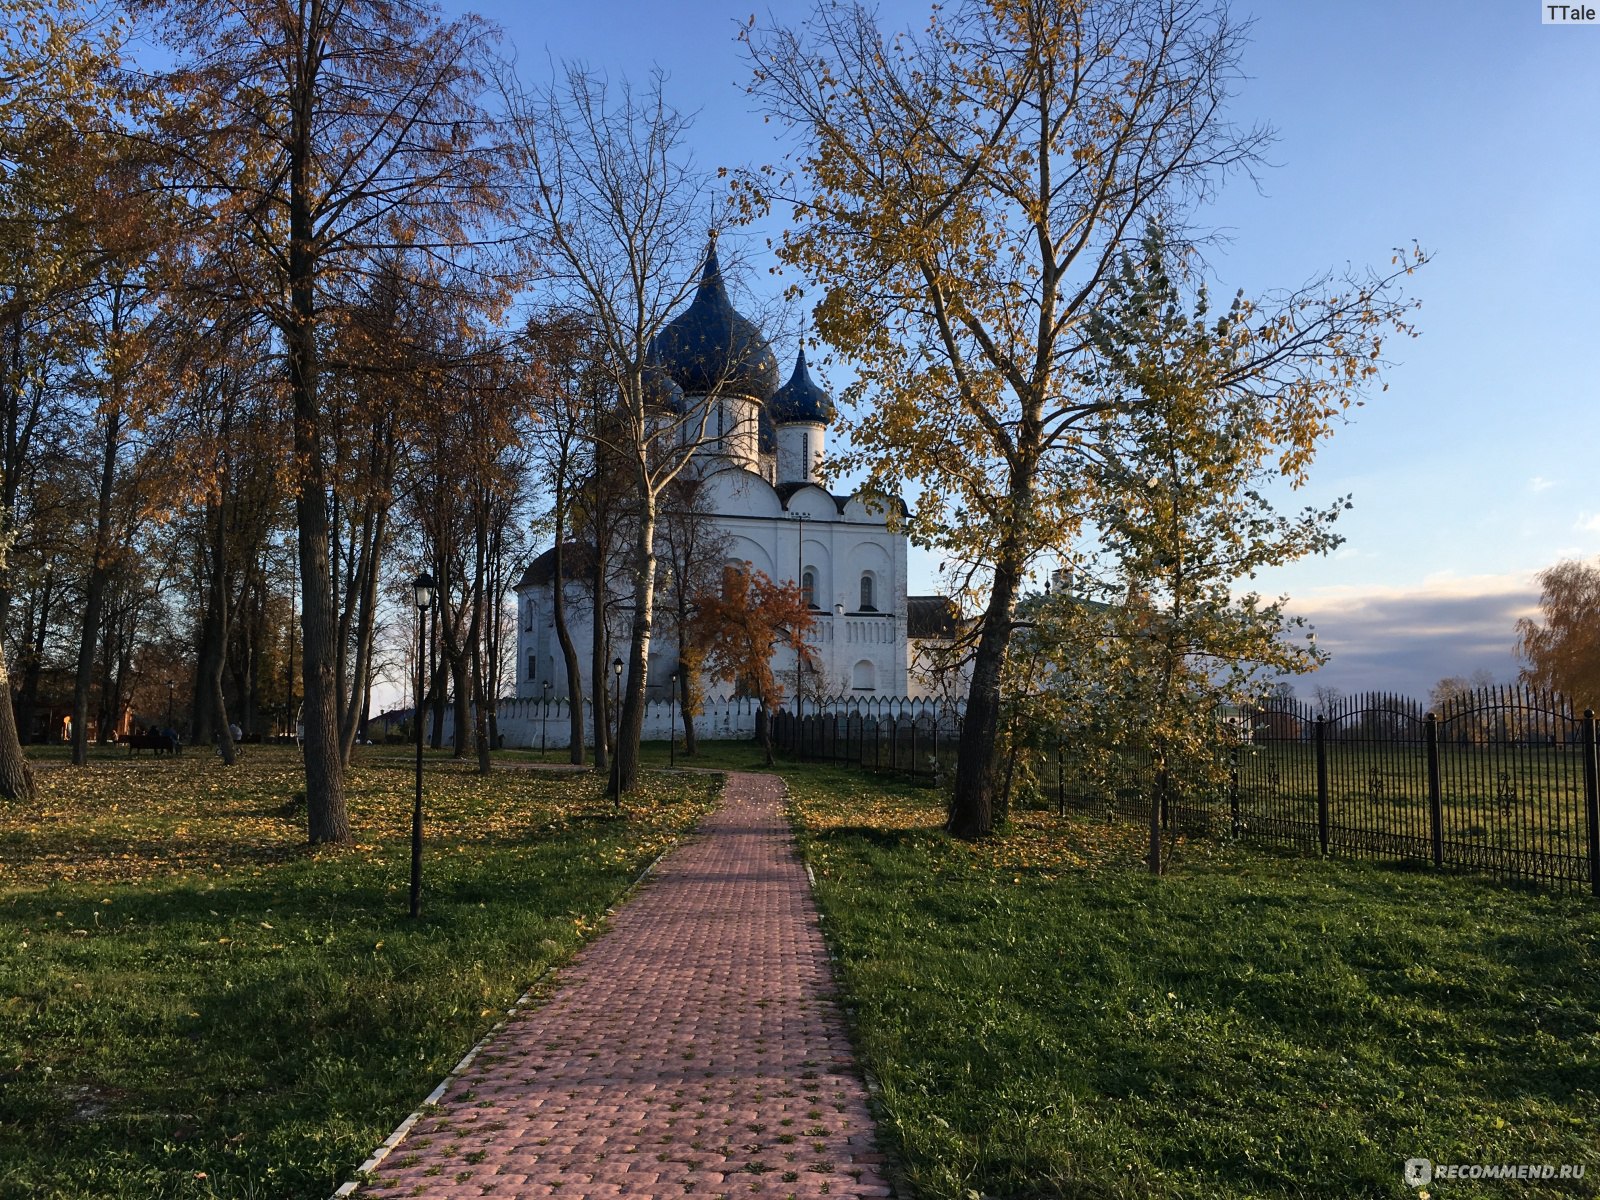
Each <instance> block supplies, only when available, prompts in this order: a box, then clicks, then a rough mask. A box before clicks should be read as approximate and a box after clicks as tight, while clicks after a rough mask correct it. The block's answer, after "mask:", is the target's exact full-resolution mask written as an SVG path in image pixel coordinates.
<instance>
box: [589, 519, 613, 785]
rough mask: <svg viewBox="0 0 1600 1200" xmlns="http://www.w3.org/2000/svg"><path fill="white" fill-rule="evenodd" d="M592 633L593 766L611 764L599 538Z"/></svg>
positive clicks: (607, 643) (605, 767)
mask: <svg viewBox="0 0 1600 1200" xmlns="http://www.w3.org/2000/svg"><path fill="white" fill-rule="evenodd" d="M592 581H593V584H594V620H593V626H592V627H593V629H594V636H593V637H591V638H590V639H589V683H590V685H591V686H592V687H593V688H594V769H595V770H596V771H598V772H600V773H601V774H604V773H605V772H607V771H608V770H610V768H611V712H610V706H609V705H608V704H607V700H609V699H610V695H611V693H610V692H609V691H608V690H607V689H608V688H610V686H611V664H610V663H609V662H607V661H606V660H607V659H608V658H609V657H610V653H611V638H610V636H609V630H608V629H607V627H606V562H605V555H604V554H603V553H602V545H601V543H600V541H599V539H596V541H595V549H594V574H593V577H592Z"/></svg>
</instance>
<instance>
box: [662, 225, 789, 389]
mask: <svg viewBox="0 0 1600 1200" xmlns="http://www.w3.org/2000/svg"><path fill="white" fill-rule="evenodd" d="M650 357H651V359H652V361H655V362H659V363H661V365H662V366H664V367H665V368H666V369H667V372H668V374H670V375H671V376H672V379H673V381H674V382H675V383H676V384H677V385H678V386H679V387H681V388H682V389H683V390H684V392H685V393H686V394H688V395H690V396H708V395H711V394H712V393H713V392H715V393H719V394H722V395H728V394H732V395H738V396H748V397H749V398H750V399H752V400H759V401H762V402H765V401H766V399H767V398H768V397H769V396H771V395H772V393H773V392H774V391H776V390H777V387H778V360H777V358H776V357H774V355H773V353H772V347H771V346H770V345H768V344H767V339H766V338H765V337H763V336H762V335H761V330H759V329H758V328H756V326H755V324H754V323H753V322H752V321H749V320H747V319H746V318H745V317H742V316H740V315H739V314H738V313H737V312H735V311H734V308H733V304H732V302H731V301H730V300H729V299H728V289H727V286H726V285H725V284H724V283H723V281H722V267H721V265H720V264H719V263H718V261H717V239H716V236H715V235H712V238H711V245H710V247H709V248H708V249H707V250H706V263H705V268H704V270H703V271H702V272H701V274H700V286H699V287H698V288H696V289H695V294H694V300H693V301H691V302H690V304H689V307H688V308H686V309H684V310H683V312H681V313H679V314H678V315H677V316H676V317H674V318H673V319H672V321H671V322H670V323H669V324H668V325H667V327H666V328H665V329H663V330H662V331H661V332H660V333H659V334H657V335H656V338H655V341H654V342H653V343H652V344H651V347H650Z"/></svg>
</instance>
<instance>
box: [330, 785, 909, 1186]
mask: <svg viewBox="0 0 1600 1200" xmlns="http://www.w3.org/2000/svg"><path fill="white" fill-rule="evenodd" d="M782 794H783V785H782V784H781V783H780V782H779V781H778V780H777V779H776V778H775V777H773V776H769V775H730V776H729V777H728V783H727V788H726V791H725V793H724V797H723V802H722V805H721V807H720V808H718V810H717V811H716V812H715V813H713V814H712V815H711V816H709V817H707V818H706V820H705V821H704V822H703V823H702V825H701V826H700V830H699V834H698V835H697V836H696V837H695V838H694V839H693V840H692V841H690V842H689V843H688V844H687V845H684V846H682V847H680V848H679V849H678V850H676V851H674V852H673V853H672V854H670V855H668V856H667V858H666V859H664V860H663V861H662V863H661V864H660V865H659V866H658V867H657V869H656V871H655V872H654V873H653V875H652V876H651V878H650V879H649V881H647V883H646V884H645V886H644V888H643V890H642V891H641V892H640V894H639V895H638V896H636V897H635V898H634V899H633V900H632V901H631V902H629V903H628V904H626V905H625V906H623V908H621V909H620V910H619V911H618V912H617V913H616V915H615V916H614V917H613V919H612V927H611V929H610V930H608V931H607V932H606V933H605V934H604V935H602V936H601V937H600V938H599V939H597V940H596V941H595V942H594V943H592V944H591V945H590V946H588V947H586V948H585V949H584V950H583V951H582V952H581V953H579V954H578V956H577V957H576V958H575V959H574V961H573V963H572V965H571V966H569V967H568V968H567V969H566V970H565V971H564V972H563V973H562V976H561V983H560V987H559V988H558V990H557V991H556V992H555V994H554V995H553V996H552V998H551V999H550V1001H549V1003H547V1004H545V1005H543V1006H542V1007H537V1008H534V1007H529V1008H526V1009H521V1010H519V1011H518V1013H517V1015H516V1016H514V1017H513V1018H511V1020H510V1021H509V1023H508V1024H507V1025H506V1027H505V1028H504V1029H502V1030H501V1031H500V1032H499V1033H498V1034H496V1035H495V1036H494V1037H493V1038H491V1039H490V1041H489V1042H488V1043H487V1044H486V1045H485V1046H484V1047H483V1049H482V1051H481V1052H480V1053H479V1054H478V1056H477V1057H476V1058H475V1059H474V1060H473V1062H472V1063H471V1064H470V1066H469V1067H468V1068H467V1069H466V1071H465V1072H463V1074H462V1075H461V1076H459V1077H458V1078H456V1079H453V1080H451V1081H450V1083H449V1084H448V1086H447V1087H446V1089H445V1092H444V1095H443V1097H442V1098H441V1099H440V1101H439V1104H438V1107H437V1109H436V1110H434V1111H430V1113H429V1114H428V1115H427V1116H424V1117H423V1118H422V1119H421V1120H420V1121H418V1122H417V1124H416V1125H415V1126H413V1127H412V1129H411V1131H410V1132H409V1133H408V1134H407V1135H406V1137H405V1138H404V1140H402V1141H401V1142H400V1143H399V1145H398V1146H397V1147H396V1148H395V1149H394V1150H393V1152H392V1153H391V1154H390V1155H389V1156H388V1157H387V1158H386V1159H385V1160H384V1161H383V1162H382V1163H381V1164H380V1165H379V1166H378V1168H377V1169H376V1171H375V1172H374V1176H373V1182H371V1183H369V1184H366V1185H365V1186H363V1187H362V1188H360V1189H359V1190H358V1191H357V1192H356V1195H358V1196H362V1197H379V1196H382V1197H398V1196H410V1195H415V1196H426V1197H429V1198H435V1197H437V1198H440V1200H455V1198H458V1197H461V1198H464V1197H474V1198H476V1197H480V1196H490V1197H513V1196H516V1197H520V1196H551V1195H559V1196H563V1197H587V1196H623V1195H626V1196H689V1195H692V1196H695V1197H697V1198H698V1200H705V1198H707V1197H715V1196H728V1197H742V1196H774V1197H776V1196H795V1197H820V1196H827V1197H841V1196H844V1197H851V1196H887V1195H889V1194H890V1193H889V1189H888V1187H887V1186H885V1184H884V1180H883V1178H882V1176H881V1175H880V1173H879V1172H880V1167H879V1166H878V1164H879V1162H880V1161H881V1160H880V1158H879V1156H878V1155H877V1154H875V1153H874V1152H873V1151H874V1146H873V1144H872V1140H873V1127H872V1118H871V1116H870V1115H869V1113H868V1111H867V1105H866V1094H865V1090H864V1088H863V1086H862V1084H861V1081H860V1078H859V1076H858V1075H857V1073H856V1069H855V1065H854V1059H853V1057H852V1054H851V1050H850V1045H849V1042H848V1040H847V1039H846V1036H845V1031H844V1025H843V1021H842V1018H841V1016H840V1013H839V1011H838V1008H837V1005H836V1004H835V1003H834V1001H833V999H832V998H831V995H832V989H833V981H832V972H831V969H830V966H829V962H828V956H827V951H826V948H825V947H824V945H823V941H822V935H821V933H820V932H819V930H818V928H817V916H816V909H815V907H814V905H813V903H812V899H811V892H810V888H809V887H808V886H807V882H806V876H805V870H804V868H803V867H802V866H801V865H800V863H799V861H798V860H797V859H796V857H795V855H794V851H793V846H792V842H791V838H790V834H789V830H788V828H787V826H786V825H785V823H784V820H783V815H782V812H781V807H780V806H781V802H782Z"/></svg>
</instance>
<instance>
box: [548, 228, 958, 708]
mask: <svg viewBox="0 0 1600 1200" xmlns="http://www.w3.org/2000/svg"><path fill="white" fill-rule="evenodd" d="M652 360H653V362H654V363H655V364H656V365H657V366H658V367H659V369H660V375H659V376H658V377H657V380H656V385H657V386H656V390H657V392H658V396H657V402H658V403H661V404H663V405H665V406H667V407H670V408H672V409H674V410H676V411H677V412H678V413H680V414H681V413H687V412H697V411H698V410H699V406H700V405H702V404H704V403H705V402H706V399H707V397H708V396H711V395H713V393H714V394H715V396H716V399H715V400H714V401H713V402H712V403H713V404H714V407H713V408H712V409H711V410H710V411H709V412H708V413H707V415H706V433H707V442H706V444H705V445H703V446H701V447H700V448H698V449H697V450H695V452H694V453H695V456H696V461H695V463H694V464H693V467H694V469H695V472H696V474H697V475H698V476H699V477H700V478H701V483H700V485H699V496H700V498H701V503H702V506H703V511H704V512H705V513H706V514H707V521H708V524H709V525H710V526H711V527H712V528H713V529H714V530H715V531H716V533H718V534H720V535H721V536H722V538H723V540H724V542H725V546H726V554H727V561H728V562H729V563H730V564H733V565H738V566H742V567H744V568H745V569H747V570H756V571H761V572H763V573H764V574H765V575H767V576H768V577H769V578H771V579H773V580H775V581H778V582H798V583H799V584H800V586H801V588H802V589H803V590H804V592H805V594H806V596H807V599H808V600H809V602H810V604H811V607H812V610H813V613H814V616H815V618H816V619H815V623H814V625H813V628H812V631H811V633H810V635H809V640H810V642H811V649H812V653H813V656H814V658H815V661H816V670H818V671H820V672H822V689H821V690H823V691H825V692H827V693H829V694H843V695H850V696H857V697H863V698H865V697H872V696H881V697H891V696H919V695H924V694H926V693H927V691H928V681H927V680H925V679H922V678H920V672H917V671H914V670H913V669H912V666H913V660H914V659H915V658H916V657H917V643H918V642H919V641H920V640H922V639H942V638H947V637H948V636H950V632H951V627H950V618H949V612H950V606H949V602H948V601H946V600H945V599H944V598H943V597H937V596H908V595H907V589H906V536H905V534H904V532H902V531H894V530H890V529H889V527H888V524H887V522H886V520H885V513H884V512H883V511H882V510H881V508H879V507H876V506H874V505H873V504H870V503H867V502H865V501H863V500H862V499H861V498H859V497H856V496H836V495H833V494H831V493H830V492H829V491H828V490H827V489H826V488H825V487H824V486H823V484H822V482H821V480H820V478H819V476H818V472H817V467H818V463H819V462H820V460H821V458H822V454H823V451H824V446H825V441H826V436H827V429H828V426H829V424H830V423H831V422H832V421H833V417H834V405H833V401H832V400H831V399H830V398H829V396H828V395H827V393H826V392H824V391H823V390H822V388H821V387H819V386H818V385H817V383H816V382H815V381H814V380H813V379H812V377H811V374H810V371H809V370H808V369H807V367H806V360H805V352H804V350H802V351H801V352H800V354H799V356H798V357H797V359H796V361H795V365H794V371H793V373H792V374H791V375H790V377H789V381H788V382H787V383H785V384H784V385H783V386H782V387H779V386H778V370H777V361H776V359H775V358H774V356H773V353H772V348H771V346H770V345H769V344H768V343H767V340H766V339H765V337H763V336H762V334H761V331H760V330H759V329H758V328H757V327H756V326H755V325H754V324H753V323H751V322H750V321H749V320H747V319H746V318H744V317H742V316H740V315H739V314H738V313H737V312H735V311H734V308H733V306H732V304H731V303H730V302H729V300H728V293H727V288H726V286H725V285H724V283H723V279H722V273H721V269H720V267H719V265H718V262H717V253H716V243H715V241H713V242H712V244H711V247H710V249H709V251H708V253H707V256H706V262H705V267H704V270H703V273H702V275H701V279H700V284H699V287H698V289H697V291H696V293H695V296H694V299H693V301H692V302H691V303H690V304H689V306H688V308H686V309H685V310H684V311H683V312H682V313H680V314H679V315H678V316H677V317H676V318H675V319H674V320H673V321H672V322H671V323H670V324H669V325H668V326H667V327H666V328H665V329H663V330H662V332H661V335H660V336H659V337H658V338H657V339H656V341H655V343H654V345H653V346H652ZM572 550H573V551H574V553H569V554H568V555H567V556H566V557H567V561H568V563H570V564H572V565H569V566H567V568H566V569H567V571H568V572H569V573H572V572H573V570H574V567H575V566H576V565H577V563H578V562H580V561H585V560H586V559H587V558H588V557H589V556H588V555H586V554H585V553H584V551H583V548H582V547H581V546H578V545H573V546H572ZM553 574H554V552H553V550H547V551H546V552H545V553H544V554H542V555H540V556H539V557H538V558H536V559H535V560H534V561H533V562H532V563H531V564H530V565H529V566H528V568H527V570H526V571H525V572H524V573H523V575H522V578H521V580H520V582H519V583H518V584H517V589H516V590H517V603H518V622H517V626H518V636H517V650H518V653H517V691H516V694H517V696H518V698H519V699H533V700H537V699H542V698H547V697H548V698H551V699H564V698H565V697H566V694H567V681H566V669H565V666H564V665H563V661H562V656H561V649H560V646H559V645H558V644H557V641H556V635H555V623H554V619H553V617H552V615H551V588H552V585H553V583H554V580H553V578H552V577H553ZM566 586H567V594H566V602H567V610H566V611H567V621H568V628H569V629H570V631H571V634H572V638H573V641H574V643H575V644H576V646H577V650H578V657H579V660H580V662H581V664H582V670H583V678H584V688H585V692H586V693H587V694H592V687H593V681H592V679H590V677H589V670H590V662H591V657H592V656H591V654H590V646H591V638H592V628H591V620H592V608H591V604H590V602H589V599H588V597H587V594H586V593H585V592H584V591H583V590H582V588H583V582H582V581H580V580H579V579H577V578H571V579H569V580H568V581H567V585H566ZM623 624H625V622H623ZM612 635H613V644H614V645H617V646H619V647H620V646H622V645H624V644H625V642H626V631H625V629H623V628H621V627H619V628H618V629H616V630H613V631H612ZM618 635H620V637H619V636H618ZM773 666H774V669H775V671H776V672H777V674H778V678H779V680H780V681H788V682H787V683H786V688H787V689H788V690H791V691H792V681H793V679H794V670H795V663H794V656H793V654H792V653H791V652H789V651H787V650H781V651H779V652H778V657H776V658H775V661H774V663H773ZM676 667H677V662H676V650H675V647H674V646H673V645H672V644H671V642H670V639H666V638H663V637H661V636H660V623H659V622H658V623H657V629H656V632H655V636H654V637H653V639H652V647H651V656H650V695H651V697H652V698H655V699H664V698H665V697H666V695H667V691H668V687H669V684H668V677H669V675H670V673H671V672H672V671H674V670H675V669H676ZM606 682H607V685H608V686H609V685H610V683H611V681H610V680H607V681H606ZM547 683H548V684H549V687H548V688H547V687H546V686H545V685H546V684H547ZM706 685H707V686H706V692H707V694H708V695H716V694H719V693H722V692H725V691H727V690H728V689H727V688H726V687H725V686H722V685H718V684H715V683H712V682H711V681H706ZM809 690H811V689H809V688H808V691H809Z"/></svg>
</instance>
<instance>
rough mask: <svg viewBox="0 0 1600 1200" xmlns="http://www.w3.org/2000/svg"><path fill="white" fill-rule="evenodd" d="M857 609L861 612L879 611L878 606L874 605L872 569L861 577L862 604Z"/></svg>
mask: <svg viewBox="0 0 1600 1200" xmlns="http://www.w3.org/2000/svg"><path fill="white" fill-rule="evenodd" d="M857 611H859V612H877V611H878V610H877V609H876V608H874V607H873V604H872V572H871V571H868V572H867V573H866V574H864V575H863V576H862V577H861V604H860V605H859V607H858V609H857Z"/></svg>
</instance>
